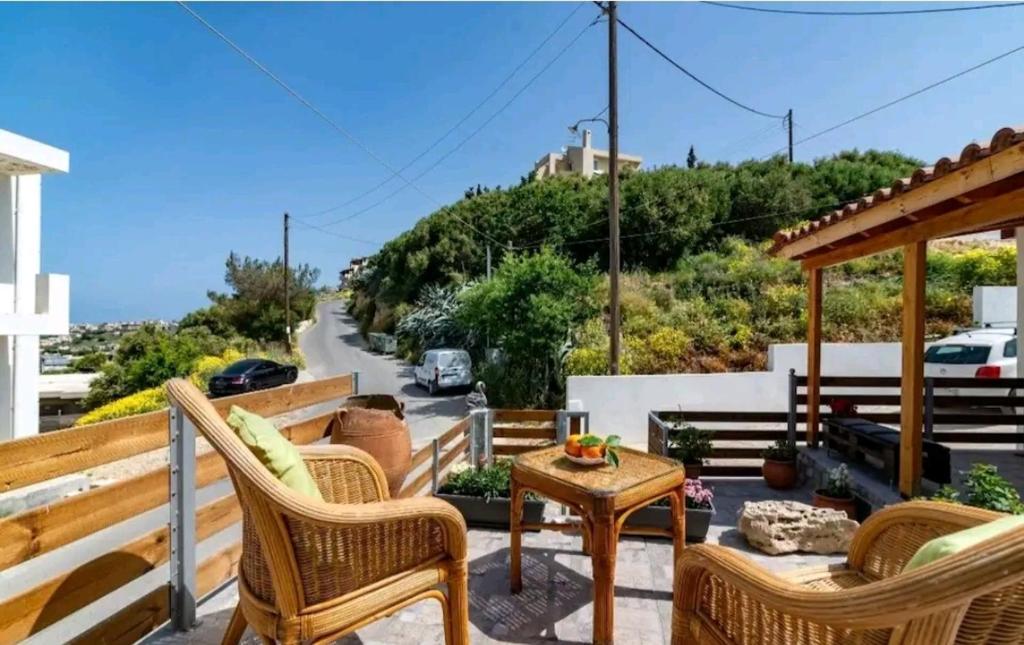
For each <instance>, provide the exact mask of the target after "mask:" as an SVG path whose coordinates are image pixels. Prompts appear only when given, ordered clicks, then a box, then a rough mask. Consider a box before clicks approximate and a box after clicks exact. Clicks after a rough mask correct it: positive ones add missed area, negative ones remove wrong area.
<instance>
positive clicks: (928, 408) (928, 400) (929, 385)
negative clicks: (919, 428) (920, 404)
mask: <svg viewBox="0 0 1024 645" xmlns="http://www.w3.org/2000/svg"><path fill="white" fill-rule="evenodd" d="M934 430H935V379H934V378H933V377H931V376H929V377H928V378H926V379H925V380H924V436H925V439H928V440H931V438H932V433H933V432H934Z"/></svg>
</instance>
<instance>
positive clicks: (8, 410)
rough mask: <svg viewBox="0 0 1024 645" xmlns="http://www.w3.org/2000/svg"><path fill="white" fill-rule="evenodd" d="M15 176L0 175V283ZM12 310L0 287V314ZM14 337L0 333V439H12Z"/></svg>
mask: <svg viewBox="0 0 1024 645" xmlns="http://www.w3.org/2000/svg"><path fill="white" fill-rule="evenodd" d="M16 181H17V178H16V177H11V176H8V175H0V284H2V285H10V286H11V287H13V285H14V237H15V235H14V211H15V201H14V200H15V195H16V192H17V191H16V189H15V182H16ZM13 312H14V292H13V290H12V289H0V313H13ZM13 350H14V339H13V338H12V337H10V336H0V441H6V440H9V439H13V438H14V351H13Z"/></svg>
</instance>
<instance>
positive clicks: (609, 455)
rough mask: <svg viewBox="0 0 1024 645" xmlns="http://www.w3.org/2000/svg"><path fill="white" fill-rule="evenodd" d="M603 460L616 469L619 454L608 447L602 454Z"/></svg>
mask: <svg viewBox="0 0 1024 645" xmlns="http://www.w3.org/2000/svg"><path fill="white" fill-rule="evenodd" d="M604 458H605V461H607V462H608V463H610V464H611V465H613V466H615V467H616V468H618V467H619V452H618V451H617V450H615V449H614V448H611V447H609V448H608V450H606V451H605V453H604Z"/></svg>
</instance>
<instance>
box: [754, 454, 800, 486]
mask: <svg viewBox="0 0 1024 645" xmlns="http://www.w3.org/2000/svg"><path fill="white" fill-rule="evenodd" d="M761 474H762V475H764V482H765V483H766V484H768V487H769V488H774V489H777V490H789V489H790V488H793V487H794V486H796V475H797V472H796V462H795V461H775V460H773V459H765V460H764V465H762V466H761Z"/></svg>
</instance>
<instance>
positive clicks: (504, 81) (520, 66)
mask: <svg viewBox="0 0 1024 645" xmlns="http://www.w3.org/2000/svg"><path fill="white" fill-rule="evenodd" d="M582 8H583V5H582V4H578V5H576V6H575V7H574V8H573V10H572V11H570V12H569V15H567V16H566V17H565V18H563V19H562V21H561V22H559V23H558V26H557V27H555V28H554V29H553V30H552V31H551V33H549V34H548V35H547V37H546V38H544V40H542V41H541V43H540V44H539V45H537V47H535V48H534V50H533V51H531V52H530V53H529V55H527V57H526V58H524V59H523V60H522V61H521V62H520V63H519V64H518V65H516V67H515V68H514V69H513V70H512V71H511V72H509V74H508V75H507V76H506V77H505V78H504V79H502V81H501V82H500V83H498V85H497V86H496V87H495V88H494V89H493V90H491V93H490V94H488V95H487V96H485V97H484V98H483V100H481V101H480V102H479V103H477V104H476V106H474V107H473V109H471V110H470V111H469V112H467V113H466V114H465V116H463V117H462V118H461V119H459V121H458V122H457V123H456V124H455V125H453V126H452V127H450V128H449V129H448V131H447V132H445V133H444V134H442V135H441V136H440V137H438V138H437V140H435V141H434V142H433V143H431V144H430V145H429V146H427V148H426V149H425V150H423V152H421V153H419V154H418V155H416V157H415V158H413V159H412V160H411V161H409V163H407V164H405V165H404V166H402V167H401V168H399V169H398V172H405V171H406V170H408V169H409V168H410V167H412V166H413V165H414V164H415V163H416V162H417V161H419V160H420V159H422V158H423V157H425V156H426V155H427V154H428V153H430V152H431V151H432V150H433V149H434V148H436V147H437V146H438V145H440V143H441V142H442V141H444V140H445V139H447V138H448V137H449V136H450V135H451V134H452V133H453V132H455V131H456V130H458V129H459V128H460V127H462V125H463V124H465V123H466V121H468V120H469V119H470V118H471V117H472V116H473V115H474V114H476V113H477V112H478V111H479V110H480V108H482V107H483V106H484V105H486V104H487V102H488V101H490V100H491V99H492V98H494V96H495V95H496V94H497V93H498V92H500V91H501V90H502V89H503V88H504V87H505V86H506V85H508V83H509V81H511V80H512V78H513V77H514V76H515V75H516V74H518V73H519V71H520V70H522V69H523V67H525V66H526V64H527V63H529V62H530V61H531V60H533V58H534V56H536V55H537V54H538V53H539V52H540V50H542V49H543V48H544V47H545V45H547V44H548V43H549V42H551V39H552V38H554V37H555V34H557V33H558V32H559V31H561V30H562V27H564V26H565V25H566V23H568V22H569V20H570V19H571V18H572V17H573V16H575V15H576V12H578V11H579V10H580V9H582ZM392 179H394V176H390V177H387V178H386V179H384V181H382V182H380V183H379V184H377V185H375V186H374V187H373V188H370V189H368V190H366V191H364V192H362V193H360V194H358V195H356V196H355V197H353V198H352V199H349V200H347V201H346V202H344V203H343V204H338V205H337V206H332V207H330V208H325V209H323V210H321V211H317V212H316V213H310V214H309V215H305V217H307V218H309V217H319V216H320V215H326V214H327V213H331V212H334V211H336V210H339V209H341V208H345V207H346V206H350V205H351V204H354V203H356V202H357V201H359V200H360V199H362V198H364V197H366V196H367V195H370V194H371V193H373V192H375V191H377V190H378V189H379V188H382V187H383V186H384V185H385V184H387V183H389V182H390V181H391V180H392Z"/></svg>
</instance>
